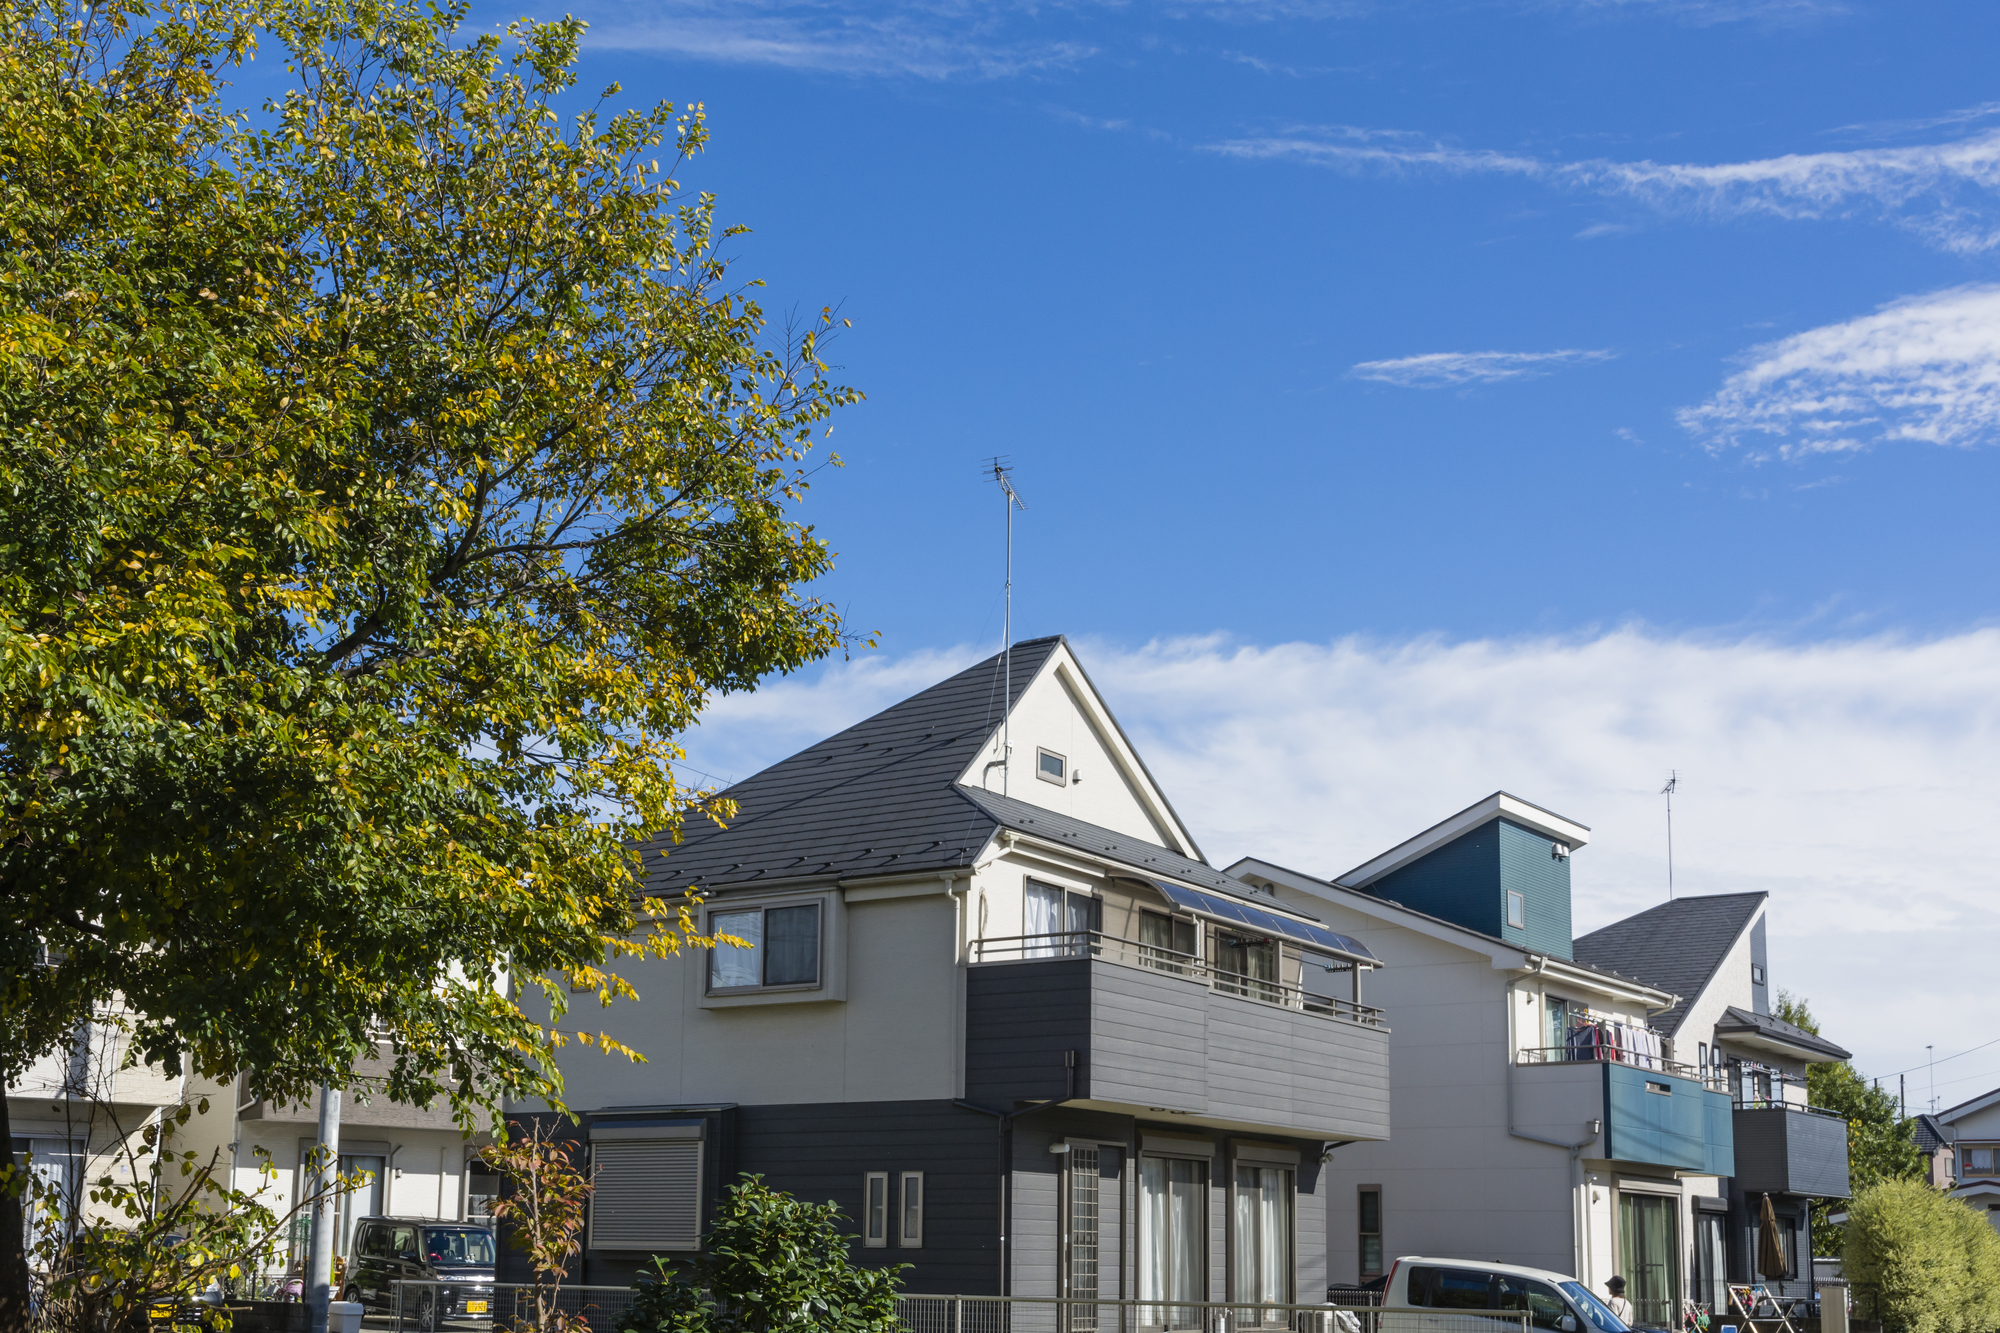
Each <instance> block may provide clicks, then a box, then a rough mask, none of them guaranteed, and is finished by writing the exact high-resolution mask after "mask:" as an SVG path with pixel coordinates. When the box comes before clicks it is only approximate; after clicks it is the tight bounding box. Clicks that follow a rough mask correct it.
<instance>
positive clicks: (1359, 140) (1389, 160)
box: [1207, 126, 2000, 254]
mask: <svg viewBox="0 0 2000 1333" xmlns="http://www.w3.org/2000/svg"><path fill="white" fill-rule="evenodd" d="M1207 148H1208V150H1209V151H1211V152H1216V153H1222V154H1225V155H1228V156H1231V157H1240V158H1261V159H1289V160H1292V161H1300V162H1310V163H1313V164H1315V165H1319V166H1327V167H1336V168H1340V169H1344V170H1349V171H1367V170H1384V171H1396V172H1423V171H1428V172H1436V173H1442V174H1448V175H1473V174H1480V175H1505V176H1515V177H1520V178H1523V179H1530V180H1539V181H1544V182H1546V183H1548V184H1549V185H1551V186H1553V187H1556V188H1560V189H1570V190H1577V191H1588V192H1592V193H1597V194H1604V195H1611V196H1617V197H1623V198H1628V199H1633V200H1637V201H1639V202H1641V203H1644V204H1646V205H1648V206H1649V207H1652V208H1655V209H1657V210H1660V211H1662V212H1676V213H1694V214H1705V215H1709V216H1716V217H1724V216H1744V215H1751V214H1762V215H1765V216H1771V217H1779V218H1788V219H1813V218H1830V217H1846V216H1860V215H1869V216H1877V217H1883V218H1886V219H1888V220H1890V221H1893V222H1895V223H1896V224H1897V225H1899V226H1903V227H1906V228H1908V229H1909V230H1911V231H1913V232H1916V233H1917V234H1919V235H1921V236H1922V237H1923V238H1924V239H1925V240H1927V241H1929V242H1930V243H1931V244H1933V245H1936V246H1938V247H1939V248H1941V249H1944V250H1949V251H1952V252H1955V253H1959V254H1976V253H1980V252H1983V251H1986V250H1990V249H1992V248H1994V247H1995V246H1996V245H2000V198H1996V196H2000V130H1992V131H1988V132H1986V133H1983V134H1978V135H1973V136H1971V137H1968V138H1964V139H1957V140H1953V141H1951V142H1948V143H1939V144H1919V145H1911V146H1905V147H1898V148H1865V149H1854V150H1850V151H1845V152H1828V153H1787V154H1785V155H1783V156H1781V157H1768V158H1758V159H1755V160H1752V161H1747V162H1724V163H1716V164H1709V165H1702V164H1690V163H1662V162H1652V161H1645V160H1641V161H1637V162H1617V161H1613V160H1611V159H1608V158H1594V159H1589V160H1586V161H1581V162H1562V161H1556V160H1552V159H1549V158H1543V157H1534V156H1529V155H1525V154H1520V153H1504V152H1497V151H1494V150H1490V149H1467V148H1460V147H1456V146H1454V145H1450V144H1446V143H1442V142H1435V141H1433V142H1427V143H1421V142H1411V141H1410V139H1409V138H1407V137H1406V136H1400V135H1399V136H1394V137H1391V136H1387V135H1383V134H1380V133H1379V132H1378V133H1376V134H1375V135H1373V136H1372V137H1370V136H1369V135H1368V134H1367V132H1364V131H1357V130H1356V129H1355V128H1354V127H1352V126H1331V127H1314V128H1306V129H1298V130H1293V131H1287V132H1281V133H1277V134H1271V135H1264V136H1258V137H1249V138H1239V139H1228V140H1224V141H1221V142H1218V143H1214V144H1210V145H1207Z"/></svg>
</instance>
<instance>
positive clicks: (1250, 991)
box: [1215, 931, 1279, 1003]
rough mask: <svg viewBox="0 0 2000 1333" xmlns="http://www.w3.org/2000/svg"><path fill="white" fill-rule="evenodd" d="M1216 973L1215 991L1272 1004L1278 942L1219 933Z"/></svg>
mask: <svg viewBox="0 0 2000 1333" xmlns="http://www.w3.org/2000/svg"><path fill="white" fill-rule="evenodd" d="M1215 972H1216V977H1215V988H1216V989H1217V990H1219V991H1222V992H1224V993H1226V994H1229V995H1248V996H1251V997H1253V998H1255V999H1259V1000H1266V1001H1270V1002H1273V1003H1275V1002H1276V1001H1277V1000H1278V998H1279V992H1278V987H1277V981H1278V944H1277V941H1275V940H1268V939H1257V938H1253V937H1251V936H1247V935H1225V934H1222V933H1221V932H1219V931H1218V932H1217V933H1216V936H1215Z"/></svg>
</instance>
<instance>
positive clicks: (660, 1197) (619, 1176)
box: [590, 1139, 701, 1251]
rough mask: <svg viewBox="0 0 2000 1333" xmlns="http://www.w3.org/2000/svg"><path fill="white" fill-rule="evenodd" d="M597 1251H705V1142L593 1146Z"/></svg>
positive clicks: (593, 1217)
mask: <svg viewBox="0 0 2000 1333" xmlns="http://www.w3.org/2000/svg"><path fill="white" fill-rule="evenodd" d="M591 1148H592V1151H593V1153H594V1154H595V1159H596V1165H597V1188H596V1190H595V1191H594V1192H593V1193H592V1195H591V1200H590V1248H591V1249H593V1250H644V1251H653V1250H696V1249H700V1248H701V1140H699V1139H671V1140H625V1141H620V1142H611V1143H602V1142H599V1143H593V1144H592V1145H591Z"/></svg>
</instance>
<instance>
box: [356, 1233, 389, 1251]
mask: <svg viewBox="0 0 2000 1333" xmlns="http://www.w3.org/2000/svg"><path fill="white" fill-rule="evenodd" d="M355 1248H356V1249H358V1250H360V1252H361V1253H362V1255H363V1256H365V1257H367V1258H369V1259H387V1258H388V1257H389V1228H387V1227H385V1226H380V1225H374V1226H370V1227H368V1228H367V1229H366V1230H365V1231H363V1232H362V1234H361V1238H360V1239H359V1240H357V1241H356V1242H355Z"/></svg>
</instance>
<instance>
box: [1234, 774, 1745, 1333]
mask: <svg viewBox="0 0 2000 1333" xmlns="http://www.w3.org/2000/svg"><path fill="white" fill-rule="evenodd" d="M1589 838H1590V831H1589V829H1588V828H1586V827H1585V826H1584V825H1582V824H1579V823H1577V822H1576V821H1574V820H1572V819H1568V818H1565V817H1564V816H1561V815H1558V814H1555V813H1554V812H1552V811H1549V810H1545V809H1543V808H1541V807H1539V806H1536V805H1533V804H1532V803H1530V802H1527V801H1523V800H1520V799H1518V798H1517V797H1514V796H1511V795H1509V794H1507V793H1505V792H1496V793H1494V794H1493V795H1491V796H1489V797H1487V798H1486V799H1485V800H1483V801H1480V802H1478V803H1476V804H1474V805H1472V806H1470V807H1468V808H1466V809H1464V810H1461V811H1459V812H1458V813H1457V814H1455V815H1453V816H1451V817H1450V818H1449V819H1446V820H1444V821H1442V822H1440V823H1439V824H1437V825H1435V826H1433V827H1431V828H1429V829H1426V830H1425V831H1424V832H1422V833H1420V834H1418V835H1416V836H1415V837H1413V838H1410V839H1408V840H1406V841H1404V842H1402V843H1400V844H1398V845H1396V846H1395V847H1392V848H1390V849H1389V850H1388V851H1386V852H1384V853H1382V854H1381V855H1380V856H1377V857H1375V858H1373V859H1372V860H1370V861H1368V862H1366V863H1364V864H1362V865H1360V866H1357V867H1355V868H1354V869H1353V870H1351V871H1349V872H1348V873H1346V874H1344V875H1340V876H1337V877H1335V878H1332V879H1320V878H1317V877H1315V876H1311V875H1307V874H1303V873H1301V872H1299V871H1295V870H1290V869H1287V868H1285V867H1283V866H1278V865H1274V864H1271V863H1269V862H1265V861H1259V860H1256V859H1254V858H1249V859H1245V860H1243V861H1239V862H1237V863H1236V864H1235V865H1233V866H1231V867H1230V869H1229V873H1230V874H1232V875H1235V876H1237V877H1239V878H1241V879H1242V880H1243V881H1244V882H1246V883H1248V884H1250V885H1252V886H1254V887H1256V888H1259V889H1263V890H1266V891H1269V892H1271V893H1274V894H1275V895H1276V896H1277V898H1278V900H1279V901H1280V902H1282V903H1284V904H1286V905H1287V906H1291V907H1294V908H1296V909H1298V910H1300V911H1305V912H1311V913H1313V914H1314V915H1317V916H1320V917H1323V918H1324V919H1325V921H1326V923H1327V925H1328V926H1330V927H1331V928H1332V929H1334V930H1336V931H1339V932H1341V933H1342V934H1344V935H1349V936H1352V937H1354V938H1355V939H1357V940H1359V941H1360V942H1361V943H1362V945H1363V946H1365V947H1366V948H1367V949H1368V951H1369V952H1370V953H1371V954H1373V955H1374V956H1375V957H1376V958H1377V959H1379V960H1380V961H1381V962H1382V964H1383V969H1382V971H1381V972H1380V973H1379V974H1376V975H1371V977H1370V979H1369V986H1370V993H1371V995H1372V996H1373V997H1374V998H1373V1002H1375V1003H1380V1004H1383V1005H1385V1006H1386V1007H1387V1008H1388V1009H1389V1011H1390V1012H1391V1013H1393V1014H1394V1015H1395V1016H1396V1024H1395V1034H1394V1036H1393V1038H1392V1039H1391V1040H1392V1060H1391V1071H1392V1073H1391V1082H1390V1106H1391V1120H1390V1125H1391V1132H1390V1134H1389V1136H1388V1138H1387V1141H1384V1142H1363V1143H1354V1144H1350V1145H1347V1146H1345V1147H1342V1148H1340V1149H1338V1150H1337V1151H1336V1152H1335V1153H1334V1154H1333V1156H1332V1158H1331V1159H1330V1162H1329V1165H1328V1167H1327V1171H1326V1179H1327V1184H1326V1190H1327V1198H1328V1202H1329V1209H1330V1211H1329V1215H1328V1223H1327V1237H1328V1245H1329V1252H1328V1266H1329V1270H1330V1272H1331V1274H1332V1277H1333V1280H1334V1281H1335V1282H1336V1283H1337V1284H1341V1285H1347V1284H1356V1283H1364V1282H1366V1281H1368V1280H1369V1279H1371V1278H1373V1277H1376V1276H1378V1275H1380V1274H1382V1273H1383V1272H1385V1271H1386V1268H1387V1265H1388V1263H1389V1262H1391V1261H1393V1260H1394V1259H1395V1257H1396V1256H1398V1255H1407V1254H1424V1255H1439V1256H1466V1257H1474V1258H1481V1259H1493V1260H1501V1261H1505V1262H1510V1263H1520V1264H1527V1265H1532V1266H1534V1267H1539V1268H1547V1269H1553V1270H1555V1271H1556V1272H1561V1273H1571V1274H1575V1275H1577V1276H1578V1277H1579V1278H1580V1279H1581V1280H1582V1281H1584V1282H1585V1283H1587V1284H1588V1285H1589V1286H1591V1288H1592V1289H1593V1290H1595V1291H1597V1292H1599V1293H1600V1294H1601V1293H1603V1292H1604V1290H1605V1285H1604V1284H1605V1282H1606V1280H1607V1279H1609V1278H1610V1277H1611V1276H1612V1275H1614V1274H1620V1275H1623V1276H1624V1277H1625V1278H1626V1280H1627V1282H1628V1284H1629V1287H1628V1295H1629V1296H1630V1297H1631V1298H1632V1300H1633V1302H1634V1304H1635V1306H1636V1307H1637V1309H1638V1313H1639V1315H1640V1317H1641V1318H1642V1319H1644V1320H1646V1321H1648V1322H1658V1323H1663V1324H1669V1325H1670V1324H1671V1323H1673V1322H1674V1321H1675V1319H1676V1317H1677V1315H1678V1313H1679V1310H1680V1305H1679V1302H1680V1299H1681V1297H1682V1295H1683V1293H1685V1292H1686V1291H1688V1290H1689V1283H1690V1276H1691V1275H1690V1271H1689V1270H1690V1249H1689V1246H1688V1244H1687V1240H1686V1238H1687V1237H1688V1236H1689V1235H1690V1234H1691V1233H1692V1229H1693V1228H1692V1226H1691V1219H1692V1218H1693V1217H1694V1216H1695V1215H1696V1214H1697V1211H1698V1210H1699V1209H1700V1208H1702V1207H1704V1206H1705V1205H1704V1204H1703V1203H1702V1201H1703V1200H1713V1201H1714V1202H1715V1204H1716V1205H1717V1206H1719V1205H1720V1195H1719V1192H1718V1188H1717V1184H1716V1182H1717V1180H1718V1178H1721V1177H1728V1176H1729V1175H1731V1174H1732V1172H1733V1171H1734V1169H1735V1162H1734V1132H1733V1125H1732V1120H1731V1104H1730V1098H1729V1096H1728V1095H1727V1094H1726V1093H1725V1092H1723V1091H1721V1090H1720V1088H1719V1085H1713V1084H1712V1083H1711V1081H1710V1079H1709V1078H1707V1077H1706V1076H1705V1072H1704V1071H1703V1070H1702V1069H1701V1068H1700V1067H1699V1066H1698V1065H1696V1064H1694V1063H1692V1062H1690V1061H1688V1060H1687V1059H1686V1058H1685V1056H1682V1055H1679V1054H1678V1053H1677V1052H1671V1051H1669V1050H1668V1048H1667V1045H1666V1042H1665V1041H1664V1040H1663V1039H1662V1036H1661V1034H1660V1033H1659V1032H1658V1031H1657V1030H1656V1029H1655V1028H1654V1026H1653V1020H1654V1018H1655V1016H1656V1015H1659V1014H1663V1013H1668V1012H1671V1011H1672V1010H1673V1008H1674V1006H1675V1005H1676V1003H1677V1002H1678V1000H1679V997H1678V996H1677V995H1676V994H1675V993H1674V992H1672V991H1670V990H1668V989H1666V988H1665V987H1663V986H1661V985H1658V984H1655V983H1653V982H1650V981H1648V980H1643V979H1641V978H1639V977H1635V976H1632V975H1630V974H1628V973H1625V972H1623V971H1622V970H1620V969H1616V968H1611V967H1606V966H1603V965H1600V964H1598V963H1595V962H1592V961H1589V960H1586V959H1584V958H1582V957H1580V956H1579V955H1578V954H1577V952H1576V951H1575V950H1574V949H1573V947H1572V944H1573V942H1572V939H1571V926H1570V922H1571V896H1570V895H1571V885H1570V870H1571V864H1572V858H1573V857H1574V856H1575V855H1576V854H1577V853H1579V852H1580V851H1582V849H1583V848H1584V847H1585V845H1586V844H1587V843H1588V841H1589Z"/></svg>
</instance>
